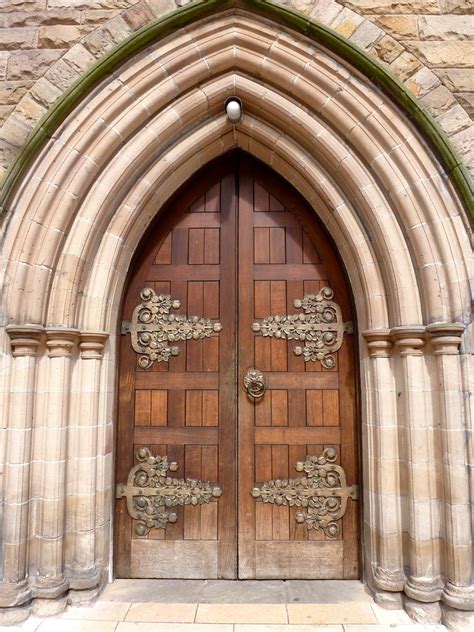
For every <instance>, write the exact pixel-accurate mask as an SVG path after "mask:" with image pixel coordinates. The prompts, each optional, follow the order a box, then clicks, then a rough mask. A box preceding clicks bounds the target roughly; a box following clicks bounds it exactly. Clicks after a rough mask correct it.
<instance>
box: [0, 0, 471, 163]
mask: <svg viewBox="0 0 474 632" xmlns="http://www.w3.org/2000/svg"><path fill="white" fill-rule="evenodd" d="M189 2H190V0H0V10H1V17H0V20H1V21H0V125H1V126H2V130H1V132H0V168H1V169H2V171H3V172H4V171H5V170H6V168H7V167H8V165H9V164H11V162H12V161H13V159H14V158H15V156H16V155H17V154H18V153H19V150H20V148H21V147H22V146H23V145H24V143H25V141H26V139H27V137H28V135H29V133H30V132H31V130H32V129H33V127H34V126H35V124H36V123H37V122H38V121H39V120H40V119H41V117H42V116H43V115H44V114H45V113H46V111H47V110H48V108H49V107H50V106H51V105H52V104H53V103H54V101H55V100H56V99H57V98H58V97H59V96H60V95H61V93H63V92H64V91H65V90H66V89H67V88H68V87H69V86H70V85H72V83H73V82H74V81H75V80H76V79H78V78H79V76H80V75H81V74H83V73H84V72H85V71H86V70H87V69H88V68H90V67H91V65H92V64H93V63H94V62H95V61H96V60H97V59H99V58H100V57H101V56H102V55H103V54H104V53H106V52H107V51H109V50H110V49H111V48H113V47H114V46H116V45H117V44H118V43H120V42H121V41H122V40H124V39H125V38H126V37H127V36H129V35H130V34H131V33H133V32H134V31H136V30H137V29H139V28H141V27H142V26H144V25H145V24H147V23H149V22H151V21H153V20H155V19H156V18H158V17H160V16H162V15H164V14H166V13H168V12H170V11H173V10H175V9H176V8H177V7H179V6H183V5H185V4H188V3H189ZM275 2H277V0H275ZM278 3H280V4H284V5H286V6H289V7H291V8H293V9H296V10H298V11H300V12H302V13H304V14H306V15H308V16H310V17H311V18H313V19H314V20H316V21H318V22H320V23H321V24H324V25H326V26H329V27H330V28H332V29H334V30H335V31H337V32H338V33H340V34H341V35H343V36H344V37H346V38H348V39H350V40H351V41H352V42H354V43H355V44H357V45H358V46H359V47H361V48H362V49H364V50H365V51H366V52H367V53H368V54H369V55H372V56H373V57H376V58H377V59H378V60H379V61H380V62H381V63H382V64H384V65H386V66H387V67H388V68H389V69H390V70H391V71H392V72H393V73H394V75H396V76H397V77H398V78H399V79H400V80H401V81H403V82H404V84H405V85H406V87H407V88H408V89H409V90H410V91H411V92H412V93H413V94H414V95H415V96H416V97H417V98H418V99H419V101H420V102H421V103H422V104H423V105H424V106H425V107H426V108H427V109H428V110H429V111H430V112H431V114H432V115H433V116H434V118H435V119H436V120H437V121H438V123H439V124H440V126H441V127H442V128H443V129H444V131H445V132H446V133H447V134H448V136H449V137H450V139H451V141H452V143H453V145H454V147H455V148H456V149H457V150H458V152H459V153H460V155H461V157H462V158H463V160H464V162H465V163H466V165H467V166H468V168H470V170H471V172H474V123H473V121H472V118H474V46H473V44H472V36H473V34H474V19H473V18H470V19H469V18H467V17H466V16H467V15H468V14H471V15H472V14H473V13H474V4H473V3H472V0H278Z"/></svg>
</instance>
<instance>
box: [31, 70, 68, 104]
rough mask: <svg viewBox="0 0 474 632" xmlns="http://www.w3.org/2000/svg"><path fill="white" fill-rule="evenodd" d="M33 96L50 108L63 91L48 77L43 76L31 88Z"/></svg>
mask: <svg viewBox="0 0 474 632" xmlns="http://www.w3.org/2000/svg"><path fill="white" fill-rule="evenodd" d="M30 94H31V96H32V97H33V98H34V99H36V101H38V102H39V103H41V104H42V105H44V106H45V107H46V108H48V107H49V106H50V105H51V104H52V103H54V101H56V99H58V98H59V97H60V96H61V94H62V91H61V90H60V89H59V88H58V87H56V86H55V85H53V84H52V83H51V81H48V79H46V77H41V79H39V80H38V81H37V82H36V83H35V84H34V86H33V87H32V88H31V93H30Z"/></svg>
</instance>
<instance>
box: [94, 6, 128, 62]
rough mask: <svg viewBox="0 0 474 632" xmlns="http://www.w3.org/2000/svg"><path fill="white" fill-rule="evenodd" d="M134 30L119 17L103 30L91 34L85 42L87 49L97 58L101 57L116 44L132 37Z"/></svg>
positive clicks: (108, 23)
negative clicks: (129, 36)
mask: <svg viewBox="0 0 474 632" xmlns="http://www.w3.org/2000/svg"><path fill="white" fill-rule="evenodd" d="M131 32H132V29H131V28H130V27H129V26H128V24H126V22H125V21H124V20H123V19H122V18H121V17H120V16H117V17H115V18H113V19H112V20H110V22H107V24H106V25H104V26H103V27H102V28H99V29H97V30H96V31H94V32H93V33H90V34H89V35H88V36H87V37H86V38H85V40H84V45H85V47H86V48H87V49H88V50H89V51H90V52H91V53H92V54H93V55H94V56H95V57H100V56H102V55H103V54H104V53H106V52H107V51H108V50H110V49H112V48H113V47H114V46H116V44H118V43H119V42H121V41H122V40H123V39H125V38H126V37H127V36H128V35H130V34H131Z"/></svg>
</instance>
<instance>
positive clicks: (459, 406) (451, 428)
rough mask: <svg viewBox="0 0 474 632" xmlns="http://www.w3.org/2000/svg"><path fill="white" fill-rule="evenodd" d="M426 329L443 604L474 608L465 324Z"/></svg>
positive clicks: (459, 607)
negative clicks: (439, 494) (436, 427)
mask: <svg viewBox="0 0 474 632" xmlns="http://www.w3.org/2000/svg"><path fill="white" fill-rule="evenodd" d="M426 329H427V332H429V333H430V334H431V344H432V346H433V348H434V355H435V357H436V373H437V382H438V398H439V424H440V431H441V450H442V461H441V463H440V467H442V469H443V489H444V523H445V552H446V568H445V574H446V579H447V582H446V585H445V588H444V590H443V594H442V600H443V601H444V603H446V604H447V605H448V606H451V607H453V608H457V609H461V610H472V609H474V587H473V586H472V584H471V573H472V527H471V519H472V507H471V506H470V498H469V473H468V469H467V461H468V459H467V445H466V442H467V440H466V428H465V411H464V397H463V387H462V375H461V364H460V355H459V347H460V345H461V335H462V333H463V332H464V325H462V324H461V323H435V324H432V325H429V326H428V327H427V328H426Z"/></svg>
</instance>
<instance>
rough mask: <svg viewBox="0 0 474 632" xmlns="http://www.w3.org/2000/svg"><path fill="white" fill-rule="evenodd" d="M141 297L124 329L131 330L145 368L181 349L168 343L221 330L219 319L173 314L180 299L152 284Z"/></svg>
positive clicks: (195, 337)
mask: <svg viewBox="0 0 474 632" xmlns="http://www.w3.org/2000/svg"><path fill="white" fill-rule="evenodd" d="M140 298H141V299H142V300H143V301H144V302H143V303H140V304H139V305H137V306H136V307H135V309H134V310H133V315H132V320H131V323H130V325H129V327H127V328H126V329H125V331H126V333H128V331H130V334H131V340H132V347H133V349H134V351H136V352H137V353H140V354H141V355H140V357H139V358H138V364H139V366H140V367H141V368H142V369H148V368H150V367H151V365H152V364H153V362H155V360H156V361H157V362H167V361H168V360H169V359H170V357H171V356H176V355H178V353H179V347H177V346H174V345H173V346H170V344H169V343H172V342H178V341H180V340H199V339H201V338H209V337H210V336H211V334H212V333H213V332H219V331H221V330H222V325H221V324H220V323H218V322H214V323H213V322H211V321H210V320H209V319H208V318H200V317H199V316H191V317H189V318H188V316H183V315H181V314H170V311H171V309H178V308H179V307H180V306H181V303H180V302H179V301H177V300H175V299H172V298H171V296H169V295H166V294H156V293H155V292H154V290H152V289H151V288H149V287H146V288H145V289H143V290H142V291H141V293H140Z"/></svg>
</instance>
